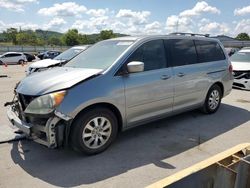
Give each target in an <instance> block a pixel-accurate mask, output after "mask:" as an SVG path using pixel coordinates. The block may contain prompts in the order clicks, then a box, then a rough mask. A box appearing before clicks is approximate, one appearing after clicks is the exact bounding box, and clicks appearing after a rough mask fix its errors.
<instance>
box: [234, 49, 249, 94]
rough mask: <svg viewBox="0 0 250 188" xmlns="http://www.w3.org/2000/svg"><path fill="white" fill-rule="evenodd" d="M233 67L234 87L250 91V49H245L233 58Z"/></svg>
mask: <svg viewBox="0 0 250 188" xmlns="http://www.w3.org/2000/svg"><path fill="white" fill-rule="evenodd" d="M230 59H231V62H232V65H233V74H234V83H233V87H235V88H239V89H244V90H250V49H249V48H243V49H242V50H240V51H238V52H236V53H235V54H234V55H232V56H231V58H230Z"/></svg>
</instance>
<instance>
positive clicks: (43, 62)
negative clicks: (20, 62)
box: [29, 59, 61, 68]
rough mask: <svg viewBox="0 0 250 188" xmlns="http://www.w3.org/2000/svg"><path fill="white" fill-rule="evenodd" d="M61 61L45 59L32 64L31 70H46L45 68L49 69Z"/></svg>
mask: <svg viewBox="0 0 250 188" xmlns="http://www.w3.org/2000/svg"><path fill="white" fill-rule="evenodd" d="M60 62H61V61H60V60H55V59H43V60H40V61H37V62H34V63H32V64H31V65H30V66H29V68H44V67H49V66H51V65H55V64H58V63H60Z"/></svg>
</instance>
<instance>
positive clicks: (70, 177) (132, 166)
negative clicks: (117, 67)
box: [0, 66, 250, 188]
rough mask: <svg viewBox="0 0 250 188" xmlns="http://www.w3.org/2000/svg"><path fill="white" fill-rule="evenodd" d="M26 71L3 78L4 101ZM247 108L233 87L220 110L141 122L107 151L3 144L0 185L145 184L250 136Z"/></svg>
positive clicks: (247, 98)
mask: <svg viewBox="0 0 250 188" xmlns="http://www.w3.org/2000/svg"><path fill="white" fill-rule="evenodd" d="M0 69H1V67H0ZM23 71H24V68H23V67H21V68H20V67H18V69H17V68H16V66H12V67H9V69H8V71H7V74H8V76H9V77H10V78H0V97H1V98H0V105H1V106H2V104H3V101H6V100H11V98H12V96H13V95H12V94H11V93H12V88H13V87H14V85H15V82H17V81H18V80H20V78H21V77H23V76H24V73H23ZM0 74H1V71H0ZM5 111H6V109H5V108H2V107H1V108H0V130H1V131H2V130H3V128H1V127H2V126H5V125H6V126H7V125H9V122H8V121H7V118H6V113H5ZM249 111H250V92H247V91H241V90H233V91H232V93H231V94H230V95H229V96H227V97H226V98H225V99H223V103H222V105H221V108H220V109H219V111H218V112H217V113H216V114H213V115H204V114H202V113H200V112H199V111H198V110H195V111H191V112H187V113H183V114H180V115H177V116H174V117H170V118H167V119H163V120H160V121H157V122H153V123H150V124H146V125H142V126H139V127H137V128H134V129H131V130H128V131H126V132H123V133H121V134H120V135H119V137H118V139H117V141H116V142H115V143H114V144H113V145H112V146H111V147H110V148H109V149H108V150H107V151H105V152H104V153H101V154H99V155H95V156H84V155H80V154H77V153H75V152H73V151H71V150H70V149H63V148H61V149H57V150H51V149H48V148H46V147H44V146H41V145H39V144H36V143H33V142H32V141H27V140H22V141H19V142H11V143H5V144H0V187H1V188H5V187H54V186H55V187H102V188H103V187H104V188H105V187H136V188H138V187H145V186H146V185H149V184H151V183H154V182H155V181H158V180H160V179H162V178H165V177H166V176H168V175H171V174H173V173H175V172H177V171H179V170H181V169H184V168H186V167H188V166H190V165H193V164H195V163H197V162H200V161H201V160H204V159H206V158H208V157H210V156H212V155H214V154H217V153H219V152H222V151H224V150H226V149H228V148H231V147H233V146H235V145H237V144H239V143H243V142H250V112H249ZM0 136H1V135H0Z"/></svg>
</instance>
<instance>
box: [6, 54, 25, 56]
mask: <svg viewBox="0 0 250 188" xmlns="http://www.w3.org/2000/svg"><path fill="white" fill-rule="evenodd" d="M17 56H21V54H6V55H5V57H17Z"/></svg>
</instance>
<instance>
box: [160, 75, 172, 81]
mask: <svg viewBox="0 0 250 188" xmlns="http://www.w3.org/2000/svg"><path fill="white" fill-rule="evenodd" d="M170 77H171V76H169V75H162V76H161V79H162V80H167V79H169V78H170Z"/></svg>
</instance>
